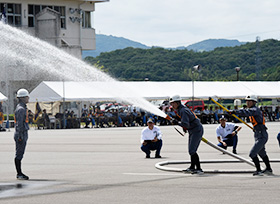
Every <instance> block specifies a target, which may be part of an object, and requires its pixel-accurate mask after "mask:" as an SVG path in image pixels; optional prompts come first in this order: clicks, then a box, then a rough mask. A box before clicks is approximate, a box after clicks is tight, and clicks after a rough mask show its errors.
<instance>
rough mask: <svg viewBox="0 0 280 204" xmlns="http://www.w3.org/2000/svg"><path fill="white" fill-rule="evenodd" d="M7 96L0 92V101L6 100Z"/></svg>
mask: <svg viewBox="0 0 280 204" xmlns="http://www.w3.org/2000/svg"><path fill="white" fill-rule="evenodd" d="M6 100H8V98H7V97H6V96H4V95H3V94H2V93H1V92H0V101H6Z"/></svg>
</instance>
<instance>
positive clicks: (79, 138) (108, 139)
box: [0, 121, 280, 204]
mask: <svg viewBox="0 0 280 204" xmlns="http://www.w3.org/2000/svg"><path fill="white" fill-rule="evenodd" d="M239 124H240V123H239ZM240 126H242V127H243V128H242V130H241V131H240V133H239V141H238V147H237V153H238V155H239V156H241V157H243V158H245V159H250V158H249V156H248V154H249V151H250V149H251V147H252V145H253V143H254V138H253V132H252V131H251V130H250V129H249V128H248V127H246V126H245V125H243V124H240ZM267 126H268V128H269V129H268V133H269V141H268V143H267V145H266V149H267V152H268V156H269V158H270V159H272V160H279V159H280V148H279V145H278V142H277V139H276V136H277V134H278V132H279V131H280V122H279V121H277V122H268V123H267ZM203 127H204V132H205V133H204V137H205V138H206V139H207V140H209V141H211V142H213V143H215V144H216V143H217V139H216V135H215V128H216V127H217V124H216V125H215V124H211V125H204V126H203ZM142 128H143V127H121V128H99V129H92V128H91V129H67V130H34V129H31V130H30V131H29V140H28V145H27V149H26V152H25V155H24V159H23V161H22V169H23V172H24V173H25V174H26V175H28V176H29V177H30V180H28V181H18V180H16V178H15V177H16V172H15V167H14V163H13V159H14V149H15V147H14V141H13V134H14V130H13V129H11V130H10V131H9V132H0V173H1V179H0V203H1V204H6V203H7V204H13V203H21V204H25V203H26V204H33V203H34V204H35V203H36V204H37V203H40V204H41V203H52V204H54V203H59V204H64V203H65V204H66V203H67V204H69V203H95V204H96V203H106V204H107V203H133V204H135V203H154V204H157V203H160V204H163V203H176V204H180V203H184V204H185V203H201V204H204V203H207V204H209V203H223V204H235V203H240V204H241V203H242V204H243V203H246V204H251V203H252V204H253V203H254V204H255V203H270V204H274V203H275V204H276V203H277V204H278V203H279V199H280V194H279V190H280V185H279V183H280V163H279V162H273V163H271V165H272V168H273V171H274V175H272V176H262V177H254V176H252V174H251V173H205V174H204V175H191V174H184V173H181V172H179V171H177V172H175V171H162V170H159V169H157V168H155V165H156V164H157V163H159V162H164V161H177V160H181V161H187V160H189V155H188V153H187V142H188V136H187V135H186V136H185V137H182V136H180V135H179V134H178V133H177V132H176V131H175V130H174V127H173V126H161V127H160V128H161V131H162V132H163V147H162V153H161V156H162V158H161V159H155V158H154V153H152V154H151V156H152V158H151V159H146V158H145V154H144V153H143V152H142V151H141V150H140V133H141V130H142ZM179 128H180V127H179ZM228 149H229V151H231V150H232V149H231V147H230V148H228ZM198 153H199V156H200V159H201V160H202V161H208V160H214V161H216V160H217V161H223V160H233V159H234V158H232V157H230V156H228V155H225V154H222V153H221V152H219V151H217V150H216V149H214V148H213V147H210V146H209V145H207V144H205V143H204V142H201V145H200V147H199V151H198ZM188 166H189V165H188V164H178V165H176V164H172V165H171V167H174V168H178V169H184V168H187V167H188ZM202 168H203V169H204V170H205V171H209V170H211V169H217V170H222V169H226V170H233V169H234V170H236V169H237V170H241V172H242V170H244V171H245V170H246V171H253V170H254V168H253V167H252V166H250V165H248V164H246V163H223V162H221V163H218V162H217V163H215V162H214V163H210V164H208V163H202Z"/></svg>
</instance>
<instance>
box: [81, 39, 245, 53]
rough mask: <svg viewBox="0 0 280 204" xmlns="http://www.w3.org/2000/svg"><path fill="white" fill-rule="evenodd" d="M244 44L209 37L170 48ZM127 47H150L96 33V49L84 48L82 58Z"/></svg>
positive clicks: (199, 47) (211, 47)
mask: <svg viewBox="0 0 280 204" xmlns="http://www.w3.org/2000/svg"><path fill="white" fill-rule="evenodd" d="M242 44H245V43H244V42H243V43H242V42H239V41H238V40H226V39H209V40H204V41H201V42H198V43H195V44H192V45H189V46H188V47H176V48H170V49H174V50H183V49H188V50H193V51H199V52H201V51H211V50H214V49H215V48H217V47H234V46H239V45H242ZM127 47H133V48H142V49H149V48H151V47H148V46H146V45H144V44H141V43H138V42H135V41H132V40H129V39H126V38H123V37H115V36H112V35H102V34H96V50H86V51H83V58H85V57H87V56H91V57H97V56H99V55H100V53H102V52H110V51H114V50H117V49H124V48H127Z"/></svg>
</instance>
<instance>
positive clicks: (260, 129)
mask: <svg viewBox="0 0 280 204" xmlns="http://www.w3.org/2000/svg"><path fill="white" fill-rule="evenodd" d="M245 100H246V104H247V107H248V108H247V109H240V110H237V111H234V113H236V114H237V115H239V116H241V117H243V116H244V117H246V116H247V117H249V118H250V122H251V123H252V124H253V127H254V138H255V144H254V146H253V147H252V149H251V151H250V155H249V156H250V157H251V158H252V160H253V162H254V164H255V166H256V171H255V172H254V173H253V176H263V174H272V169H271V167H270V162H269V158H268V156H267V154H266V150H265V144H266V142H267V140H268V134H267V131H266V130H267V127H266V126H265V119H264V116H263V114H262V111H261V110H260V109H259V108H258V107H256V103H257V102H258V99H257V97H256V96H255V95H249V96H246V97H245ZM230 113H233V112H230ZM258 155H259V156H260V157H261V158H262V160H263V162H264V163H265V165H266V168H265V169H264V170H263V171H262V170H261V167H260V161H259V158H258Z"/></svg>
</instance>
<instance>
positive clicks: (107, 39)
mask: <svg viewBox="0 0 280 204" xmlns="http://www.w3.org/2000/svg"><path fill="white" fill-rule="evenodd" d="M127 47H134V48H143V49H148V48H149V47H148V46H146V45H144V44H141V43H138V42H135V41H132V40H128V39H126V38H123V37H115V36H112V35H102V34H96V50H87V51H83V58H85V57H87V56H91V57H96V56H98V55H100V53H102V52H110V51H113V50H117V49H124V48H127Z"/></svg>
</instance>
